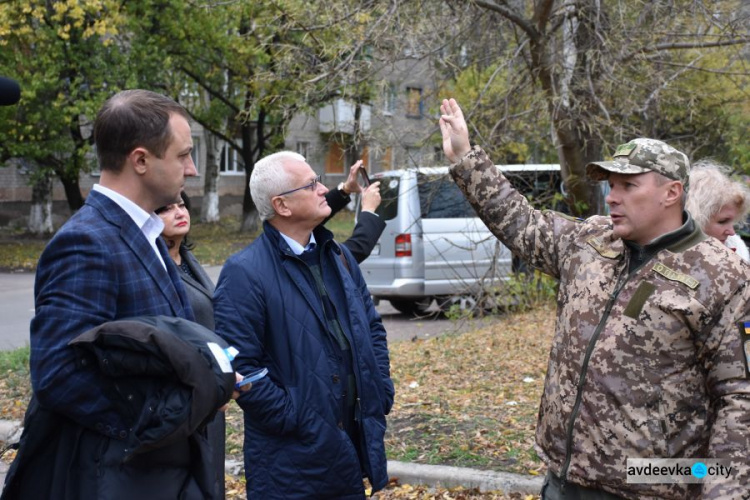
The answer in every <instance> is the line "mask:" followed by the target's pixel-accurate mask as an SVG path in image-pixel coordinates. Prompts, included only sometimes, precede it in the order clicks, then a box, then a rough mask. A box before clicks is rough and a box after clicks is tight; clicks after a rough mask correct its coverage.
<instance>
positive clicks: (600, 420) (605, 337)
mask: <svg viewBox="0 0 750 500" xmlns="http://www.w3.org/2000/svg"><path fill="white" fill-rule="evenodd" d="M441 111H442V113H443V115H442V117H441V119H440V127H441V130H442V133H443V148H444V150H445V153H446V156H447V157H448V158H449V160H450V161H451V162H452V163H454V165H453V166H452V167H451V174H452V176H453V178H454V179H455V181H456V183H457V184H458V186H459V187H460V188H461V190H462V191H463V192H464V194H465V195H466V197H467V198H468V200H469V201H470V202H471V204H472V206H473V207H474V209H475V210H476V211H477V213H478V214H479V217H480V218H481V219H482V220H483V221H484V223H485V224H487V226H488V227H489V228H490V229H491V230H492V232H493V233H494V234H495V235H496V236H497V237H498V238H499V239H500V240H501V241H502V242H503V243H504V244H505V245H507V246H508V247H509V248H510V249H511V250H512V251H513V253H514V254H516V255H519V256H521V257H522V258H524V260H526V261H527V262H528V263H530V264H531V265H533V266H534V267H536V268H539V269H541V270H542V271H543V272H545V273H548V274H550V275H552V276H554V277H555V278H557V279H559V280H560V288H559V292H558V297H557V303H558V311H557V324H556V329H555V337H554V340H553V343H552V348H551V351H550V357H549V363H548V366H547V377H546V380H545V384H544V394H543V396H542V400H541V404H540V408H539V420H538V424H537V432H536V448H537V452H538V453H539V455H540V456H541V457H542V458H543V459H544V461H545V462H546V463H547V465H548V467H549V473H548V476H547V480H546V481H545V487H544V489H543V490H542V491H543V498H552V499H555V498H566V499H576V498H596V499H600V498H620V497H622V498H630V499H636V498H638V499H640V498H654V497H655V498H674V499H685V498H699V497H701V496H703V497H705V498H722V499H724V498H748V497H750V477H748V470H750V468H748V467H747V456H748V454H750V379H749V378H748V375H749V372H748V356H746V355H745V351H744V349H743V348H744V347H749V348H750V336H747V335H746V334H745V333H744V332H745V327H744V321H748V320H750V306H749V303H750V300H749V299H750V286H748V279H750V267H749V266H747V265H746V264H745V263H744V262H743V261H742V260H741V259H740V258H739V257H738V256H737V255H735V254H734V253H732V252H730V251H729V250H727V248H725V247H724V246H723V245H722V244H721V243H720V242H719V241H718V240H716V239H715V238H709V237H706V235H705V234H703V233H702V232H701V230H700V228H699V227H698V226H697V225H696V224H695V223H694V222H693V220H692V218H691V216H690V214H689V213H688V212H686V211H684V209H683V206H684V196H683V194H684V192H685V190H686V188H687V179H688V172H689V162H688V159H687V157H686V156H685V155H684V154H683V153H681V152H679V151H677V150H675V149H674V148H671V147H670V146H668V145H667V144H665V143H663V142H661V141H656V140H652V139H635V140H633V141H631V142H629V143H628V144H624V145H622V146H620V147H619V148H618V149H617V151H616V152H615V155H614V161H608V162H596V163H592V164H590V165H588V166H587V173H588V175H589V176H590V177H591V178H592V179H594V180H603V179H607V180H608V182H609V185H610V187H611V192H610V194H609V195H608V196H607V203H608V204H609V206H610V212H611V216H609V217H604V216H593V217H590V218H588V219H586V220H575V219H573V218H571V217H568V216H565V215H562V214H559V213H556V212H552V211H546V210H545V211H539V210H534V209H533V208H532V207H531V206H530V205H529V203H528V202H527V200H526V199H525V198H524V197H523V196H522V195H521V194H519V193H518V192H517V191H515V190H514V189H513V187H512V186H511V185H510V183H509V182H508V180H507V179H506V178H505V177H503V175H502V174H501V173H500V171H499V170H498V169H497V168H495V167H494V165H493V163H492V162H491V161H490V159H489V158H488V157H487V155H486V153H485V152H484V151H483V150H482V149H481V148H479V147H477V146H475V147H473V148H472V147H471V146H470V143H469V136H468V132H467V128H466V123H465V121H464V118H463V114H462V112H461V109H460V108H459V107H458V104H456V102H455V100H453V99H451V100H446V101H443V105H442V107H441ZM748 329H750V323H749V324H748ZM628 458H731V459H736V460H737V461H738V462H736V463H735V464H734V465H736V467H735V469H734V471H735V473H734V474H733V475H732V477H730V478H729V479H728V480H726V481H723V482H712V483H706V484H703V485H701V484H690V485H689V484H684V483H682V484H628V483H627V481H626V473H627V469H626V460H627V459H628ZM563 492H564V496H561V493H563Z"/></svg>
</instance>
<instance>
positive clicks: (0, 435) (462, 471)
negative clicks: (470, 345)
mask: <svg viewBox="0 0 750 500" xmlns="http://www.w3.org/2000/svg"><path fill="white" fill-rule="evenodd" d="M22 424H23V423H22V422H21V421H18V420H0V443H17V442H18V440H19V439H20V438H21V432H22V431H23V426H22ZM225 467H226V472H227V473H228V474H230V475H232V476H238V475H240V474H242V470H243V464H242V462H239V461H234V460H227V462H226V464H225ZM3 469H5V467H0V484H1V480H2V479H4V476H5V470H3ZM388 475H389V476H390V477H391V478H398V480H399V483H401V484H411V485H419V484H422V485H426V486H442V487H445V488H455V487H457V486H463V487H464V488H477V489H479V490H480V491H483V492H486V491H501V492H503V493H506V494H508V493H523V494H530V495H535V494H538V493H539V491H541V489H542V482H543V481H544V478H543V477H536V476H525V475H522V474H513V473H511V472H496V471H486V470H477V469H469V468H466V467H451V466H447V465H424V464H414V463H409V462H396V461H395V460H389V461H388Z"/></svg>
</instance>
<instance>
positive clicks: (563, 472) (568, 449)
mask: <svg viewBox="0 0 750 500" xmlns="http://www.w3.org/2000/svg"><path fill="white" fill-rule="evenodd" d="M648 260H651V259H648ZM646 262H647V261H644V262H641V263H640V264H639V265H638V266H637V267H636V268H635V269H633V270H632V271H631V272H629V273H627V274H626V275H625V279H624V280H623V281H622V283H618V285H617V286H616V287H615V290H614V291H613V292H612V293H611V294H610V297H609V302H607V306H606V307H605V308H604V314H602V319H601V320H600V321H599V324H598V325H597V326H596V330H594V334H593V335H592V336H591V340H590V341H589V345H588V346H587V347H586V355H585V356H584V358H583V364H582V365H581V373H580V375H579V377H578V384H577V386H576V388H577V391H576V402H575V404H574V405H573V411H572V412H571V414H570V420H569V422H568V432H567V436H566V441H565V461H564V462H563V466H562V468H561V469H560V482H561V485H560V489H561V490H562V492H563V493H564V492H565V483H566V482H567V477H568V468H569V467H570V460H571V458H572V453H573V450H572V448H573V427H574V425H575V421H576V417H577V416H578V411H579V409H580V406H581V400H582V399H583V386H584V385H585V384H586V374H587V372H588V367H589V360H590V359H591V354H592V353H593V352H594V346H595V345H596V342H597V340H599V335H601V333H602V330H604V325H605V324H606V323H607V319H608V318H609V313H610V312H611V311H612V307H614V305H615V302H617V297H618V296H619V295H620V292H621V291H622V289H623V288H625V285H626V284H627V282H628V281H629V280H630V278H631V277H632V276H634V275H635V274H636V273H637V272H638V271H639V270H640V269H641V268H642V267H643V266H644V265H645V264H646ZM627 266H628V263H626V267H625V269H627ZM620 276H622V275H620Z"/></svg>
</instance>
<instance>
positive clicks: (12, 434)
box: [0, 420, 23, 444]
mask: <svg viewBox="0 0 750 500" xmlns="http://www.w3.org/2000/svg"><path fill="white" fill-rule="evenodd" d="M21 432H23V423H22V422H21V421H20V420H0V443H7V444H11V443H17V442H18V441H19V440H20V439H21Z"/></svg>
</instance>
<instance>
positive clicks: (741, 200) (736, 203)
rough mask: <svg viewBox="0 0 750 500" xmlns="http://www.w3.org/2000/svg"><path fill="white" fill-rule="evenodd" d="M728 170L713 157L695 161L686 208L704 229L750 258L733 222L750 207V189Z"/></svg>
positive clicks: (737, 220) (746, 257) (741, 255)
mask: <svg viewBox="0 0 750 500" xmlns="http://www.w3.org/2000/svg"><path fill="white" fill-rule="evenodd" d="M726 171H727V167H725V166H723V165H720V164H718V163H715V162H713V161H711V160H701V161H699V162H697V163H695V164H694V165H693V167H692V169H691V170H690V183H689V188H688V197H687V203H686V208H687V210H688V212H690V214H691V215H692V216H693V219H695V222H696V223H697V224H698V225H699V226H700V227H701V229H703V232H704V233H706V234H707V235H709V236H713V237H714V238H717V239H718V240H719V241H721V242H722V243H724V244H725V245H726V246H728V247H729V248H731V249H732V250H734V251H735V252H737V254H738V255H739V256H740V257H742V258H743V259H744V260H745V261H746V262H750V254H749V253H748V249H747V246H745V243H744V242H743V241H742V238H740V237H739V236H738V235H737V234H736V233H735V232H734V225H735V224H736V223H737V222H739V221H741V220H743V219H744V218H745V216H746V215H747V214H748V212H749V211H750V190H748V188H747V187H746V186H745V185H744V184H743V183H742V182H738V181H734V180H732V179H730V178H729V176H728V175H727V174H726V173H725V172H726Z"/></svg>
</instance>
